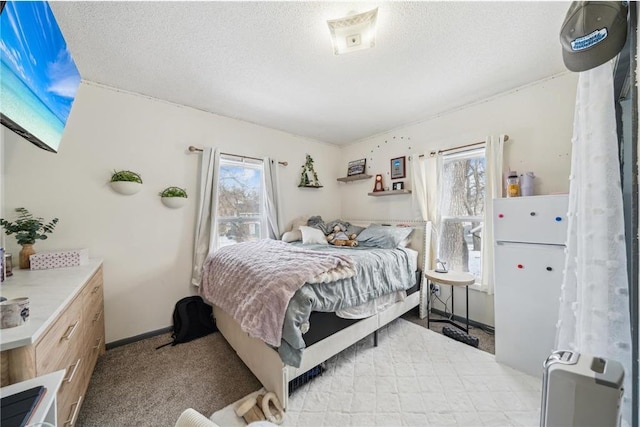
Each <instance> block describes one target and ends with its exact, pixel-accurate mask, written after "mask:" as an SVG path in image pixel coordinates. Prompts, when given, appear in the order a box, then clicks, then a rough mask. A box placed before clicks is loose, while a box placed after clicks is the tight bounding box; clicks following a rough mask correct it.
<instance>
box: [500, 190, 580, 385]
mask: <svg viewBox="0 0 640 427" xmlns="http://www.w3.org/2000/svg"><path fill="white" fill-rule="evenodd" d="M568 203H569V200H568V195H566V194H562V195H550V196H531V197H514V198H505V199H495V200H494V201H493V214H494V236H495V242H494V244H495V253H494V274H495V276H494V277H495V295H494V307H495V331H496V332H495V341H496V361H498V362H500V363H504V364H505V365H508V366H511V367H513V368H515V369H517V370H519V371H522V372H525V373H527V374H530V375H534V376H537V377H539V378H542V374H543V369H542V365H543V363H544V361H545V360H546V359H547V356H548V355H549V354H550V353H551V352H552V351H553V350H554V344H555V336H556V323H557V321H558V311H559V307H560V303H559V298H560V286H561V285H562V272H563V269H564V263H565V246H564V245H565V242H566V240H567V218H566V214H567V209H568Z"/></svg>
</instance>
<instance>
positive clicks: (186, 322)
mask: <svg viewBox="0 0 640 427" xmlns="http://www.w3.org/2000/svg"><path fill="white" fill-rule="evenodd" d="M217 330H218V328H216V324H215V322H214V320H213V314H212V309H211V306H210V305H208V304H206V303H205V302H204V301H203V300H202V298H201V297H199V296H197V295H195V296H191V297H185V298H182V299H181V300H180V301H178V302H177V303H176V307H175V309H174V310H173V334H172V335H171V337H172V338H173V341H172V342H170V343H167V344H163V345H161V346H160V347H158V348H162V347H165V346H167V345H169V344H171V345H176V344H180V343H184V342H189V341H192V340H194V339H196V338H200V337H203V336H205V335H209V334H212V333H214V332H216V331H217ZM158 348H156V350H157V349H158Z"/></svg>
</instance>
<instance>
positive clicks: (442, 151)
mask: <svg viewBox="0 0 640 427" xmlns="http://www.w3.org/2000/svg"><path fill="white" fill-rule="evenodd" d="M508 140H509V135H505V136H504V142H507V141H508ZM486 142H487V141H480V142H474V143H473V144H466V145H459V146H457V147H452V148H447V149H445V150H438V151H432V152H431V153H429V156H431V157H433V156H435V155H436V154H442V153H446V152H447V151H453V150H459V149H461V148H467V147H473V146H474V145H480V144H484V143H486ZM418 157H424V154H420V155H419V156H418Z"/></svg>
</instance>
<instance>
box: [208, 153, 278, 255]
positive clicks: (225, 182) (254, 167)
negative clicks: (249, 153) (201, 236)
mask: <svg viewBox="0 0 640 427" xmlns="http://www.w3.org/2000/svg"><path fill="white" fill-rule="evenodd" d="M264 194H265V191H264V167H263V163H262V161H260V160H251V159H242V160H238V159H237V158H233V157H228V156H224V155H222V156H220V175H219V180H218V212H217V215H216V221H217V222H218V248H220V247H222V246H227V245H232V244H235V243H241V242H248V241H252V240H258V239H264V238H266V237H267V226H266V214H265V208H264V206H265V203H264Z"/></svg>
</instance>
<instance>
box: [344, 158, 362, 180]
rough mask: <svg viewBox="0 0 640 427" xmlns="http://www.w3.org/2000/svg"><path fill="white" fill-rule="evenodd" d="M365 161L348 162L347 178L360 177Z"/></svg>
mask: <svg viewBox="0 0 640 427" xmlns="http://www.w3.org/2000/svg"><path fill="white" fill-rule="evenodd" d="M366 165H367V159H359V160H354V161H351V162H349V165H348V167H347V176H353V175H360V174H363V173H365V171H366Z"/></svg>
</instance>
